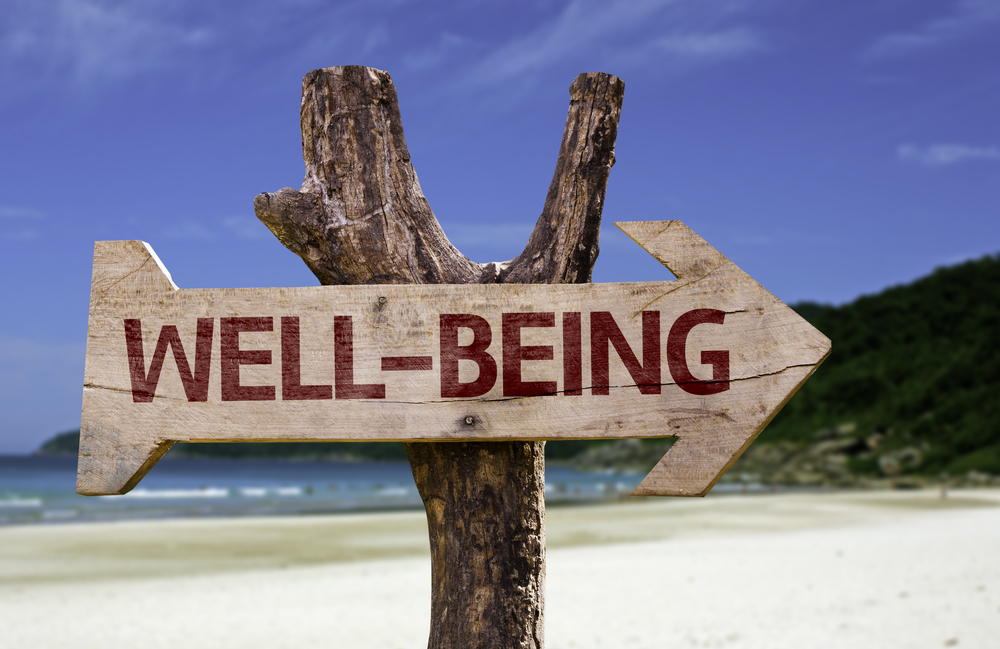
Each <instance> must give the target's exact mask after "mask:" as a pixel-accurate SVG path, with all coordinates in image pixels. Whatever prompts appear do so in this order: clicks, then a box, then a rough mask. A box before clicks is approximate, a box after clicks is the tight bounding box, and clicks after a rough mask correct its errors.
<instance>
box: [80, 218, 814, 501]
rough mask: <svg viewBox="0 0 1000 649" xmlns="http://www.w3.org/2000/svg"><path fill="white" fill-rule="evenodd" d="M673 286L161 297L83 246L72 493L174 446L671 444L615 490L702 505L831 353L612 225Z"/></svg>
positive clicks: (800, 329) (164, 286) (122, 247)
mask: <svg viewBox="0 0 1000 649" xmlns="http://www.w3.org/2000/svg"><path fill="white" fill-rule="evenodd" d="M616 225H617V226H618V227H619V228H621V229H622V230H623V231H624V232H625V233H626V234H628V235H629V236H630V237H631V238H632V239H634V240H635V241H636V243H638V244H639V245H640V246H642V247H643V248H645V249H646V250H647V251H649V252H650V253H651V254H652V255H653V256H654V257H656V258H657V259H658V260H659V261H661V262H662V263H663V264H664V265H665V266H666V267H667V268H669V269H670V270H671V271H672V272H673V273H674V274H675V275H676V276H677V277H678V279H677V280H676V281H663V282H627V283H608V284H481V285H413V284H407V285H399V284H395V285H386V284H382V285H367V286H318V287H311V288H257V289H197V290H193V289H178V288H177V286H176V285H174V283H173V282H172V280H171V279H170V275H169V273H168V272H167V270H166V269H165V268H164V267H163V265H162V263H161V262H160V261H159V259H158V258H157V257H156V255H155V253H154V252H153V250H152V249H151V248H150V247H149V246H148V245H147V244H145V243H143V242H141V241H101V242H97V243H96V244H95V247H94V275H93V282H92V287H91V298H90V321H89V329H88V338H87V364H86V372H85V380H84V392H83V417H82V422H81V440H80V459H79V470H78V475H77V491H78V492H79V493H81V494H87V495H97V494H120V493H126V492H127V491H129V490H130V489H132V487H134V486H135V485H136V484H137V483H138V482H139V480H140V479H141V478H142V476H143V475H145V473H146V472H147V471H149V469H150V468H151V467H152V466H153V464H155V463H156V461H157V460H158V459H159V458H160V457H161V456H162V455H163V454H164V453H166V451H167V450H168V449H169V448H170V446H171V445H172V444H173V443H174V442H179V441H182V442H223V441H234V442H235V441H247V442H251V441H253V442H265V441H361V440H380V441H391V440H399V441H437V442H446V441H488V440H512V439H523V440H554V439H594V438H627V437H635V438H641V437H676V438H678V439H677V441H676V442H675V444H674V445H673V446H672V447H671V449H670V450H669V451H668V452H667V454H666V455H665V456H664V457H663V459H662V460H661V461H660V462H659V463H658V464H657V465H656V467H655V468H654V469H653V470H652V471H651V472H650V473H649V475H647V476H646V478H645V479H644V480H643V481H642V483H641V484H640V485H639V486H638V487H637V488H636V490H635V492H634V494H635V495H670V496H699V495H704V494H705V493H707V492H708V490H709V489H711V487H712V486H713V485H714V484H715V482H716V481H717V480H718V479H719V477H720V476H721V475H722V474H723V473H724V472H725V470H726V469H727V468H728V467H729V466H730V465H731V464H732V463H733V462H734V461H735V459H736V458H737V457H739V455H740V453H742V452H743V450H744V449H745V448H746V447H747V446H748V445H749V444H750V442H751V441H753V439H754V438H755V437H756V436H757V434H758V433H759V432H760V431H761V430H762V429H763V428H764V426H765V425H766V424H767V422H768V421H770V419H771V418H772V417H773V416H774V415H775V413H777V411H778V410H779V409H780V408H781V407H782V406H783V405H784V404H785V402H786V401H787V400H788V399H789V398H790V397H791V396H792V394H794V393H795V391H796V390H797V389H798V388H799V386H801V385H802V383H803V382H804V381H805V380H806V378H808V377H809V375H810V374H811V373H812V372H813V371H814V370H815V369H816V367H817V366H818V365H819V363H821V362H822V361H823V359H824V358H825V357H826V356H827V354H828V353H829V351H830V341H829V339H827V338H826V337H825V336H823V334H821V333H820V332H819V331H817V330H816V329H815V328H813V327H812V326H811V325H809V323H807V322H806V321H805V320H803V319H802V318H801V317H799V316H798V315H797V314H796V313H795V312H794V311H792V310H791V309H789V308H788V307H787V306H785V305H784V304H783V303H782V302H781V301H780V300H778V299H777V298H776V297H774V296H773V295H771V294H770V293H769V292H768V291H767V290H765V289H764V288H763V287H762V286H760V285H759V284H758V283H757V282H755V281H754V280H753V279H751V278H750V277H749V276H748V275H747V274H746V273H744V272H743V271H741V270H740V269H739V268H737V267H736V266H735V265H734V264H733V263H732V262H730V261H729V260H728V259H726V258H725V257H724V256H722V255H721V254H720V253H719V252H718V251H716V250H715V249H714V248H713V247H711V246H710V245H709V244H708V243H706V242H705V241H704V240H703V239H701V238H700V237H699V236H698V235H696V234H695V233H694V232H692V231H691V230H690V229H688V228H687V227H686V226H685V225H684V224H682V223H680V222H679V221H659V222H630V223H617V224H616Z"/></svg>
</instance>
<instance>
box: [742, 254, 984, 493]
mask: <svg viewBox="0 0 1000 649" xmlns="http://www.w3.org/2000/svg"><path fill="white" fill-rule="evenodd" d="M795 309H796V310H797V311H798V312H799V313H800V314H801V315H802V316H803V317H805V318H806V319H807V320H809V321H810V322H811V323H812V324H813V325H815V326H816V327H817V328H818V329H819V330H820V331H822V332H823V333H825V334H826V335H827V336H828V337H829V338H830V339H831V340H832V341H833V351H832V353H831V354H830V357H829V358H828V359H827V360H826V362H825V363H824V364H823V365H822V366H821V367H820V368H819V369H818V370H817V371H816V373H815V374H814V375H813V376H812V378H811V379H810V380H809V381H808V382H807V383H806V384H805V385H804V386H803V387H802V389H801V390H800V391H799V392H798V394H796V395H795V397H794V398H793V399H792V400H791V401H790V402H789V403H788V405H787V406H786V407H785V408H784V410H782V412H780V413H779V414H778V416H777V417H776V418H775V419H774V421H773V422H772V423H771V425H770V426H769V427H768V428H767V429H766V430H765V431H764V432H763V433H762V434H761V436H760V438H759V441H758V443H760V442H778V441H786V442H792V443H796V442H797V443H800V444H801V443H806V442H809V441H813V440H816V439H834V440H838V439H839V440H840V446H841V448H842V450H844V451H846V452H847V455H849V456H850V458H851V460H850V468H851V469H852V470H853V472H854V473H878V472H880V471H881V472H883V473H885V470H884V469H885V468H886V466H887V465H888V466H892V465H893V464H894V463H896V464H899V463H901V464H902V466H900V467H898V469H899V472H900V473H914V472H915V473H921V474H925V475H937V474H939V473H941V472H947V473H950V474H958V473H964V472H967V471H969V470H972V469H974V470H979V471H983V472H988V473H992V474H1000V398H997V393H998V390H1000V342H998V340H997V336H998V334H1000V256H996V255H994V256H988V257H984V258H982V259H979V260H976V261H970V262H967V263H964V264H961V265H958V266H952V267H948V268H941V269H938V270H937V271H935V272H934V273H932V274H931V275H930V276H928V277H925V278H923V279H920V280H917V281H916V282H914V283H912V284H908V285H905V286H898V287H894V288H890V289H887V290H885V291H883V292H881V293H879V294H877V295H871V296H865V297H862V298H859V299H858V300H855V301H854V302H851V303H850V304H847V305H844V306H841V307H831V306H824V305H818V304H799V305H796V306H795ZM883 458H887V459H888V461H887V459H883ZM893 458H895V459H893Z"/></svg>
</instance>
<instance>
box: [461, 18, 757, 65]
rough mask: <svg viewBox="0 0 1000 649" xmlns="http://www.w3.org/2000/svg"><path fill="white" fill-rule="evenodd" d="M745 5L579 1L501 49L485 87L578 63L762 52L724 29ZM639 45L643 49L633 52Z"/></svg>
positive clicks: (751, 37) (745, 33)
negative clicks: (573, 61) (568, 62)
mask: <svg viewBox="0 0 1000 649" xmlns="http://www.w3.org/2000/svg"><path fill="white" fill-rule="evenodd" d="M746 6H749V5H748V4H747V3H744V2H713V1H711V0H702V1H700V2H690V1H688V0H640V1H629V0H603V1H593V0H575V1H574V2H571V3H569V4H568V5H567V6H566V8H565V9H564V10H563V11H562V13H561V14H560V15H559V16H558V17H557V18H555V19H554V20H552V21H550V22H548V23H545V24H543V25H542V26H540V27H538V28H537V29H535V30H534V31H532V32H530V33H528V34H525V35H520V36H517V37H515V38H513V39H511V40H509V41H507V42H506V43H504V44H502V45H500V46H499V47H497V48H496V49H495V50H494V51H493V52H492V53H490V54H489V55H487V56H486V57H485V58H484V59H483V60H481V61H480V62H479V64H478V65H477V66H476V67H475V70H474V74H473V79H475V80H476V82H478V83H480V84H488V83H492V82H495V81H503V80H507V79H511V78H514V77H517V76H520V75H524V74H528V73H531V72H534V71H537V70H540V69H543V68H546V67H549V66H551V65H554V64H558V63H561V62H563V61H565V60H566V59H570V58H574V57H580V56H582V57H586V58H588V59H590V60H592V61H593V59H594V58H596V59H598V61H595V62H603V61H606V60H613V61H615V62H619V61H632V62H641V63H650V62H653V61H656V60H657V59H658V58H662V57H664V56H666V57H669V58H672V59H674V60H677V61H683V62H688V63H690V62H699V61H704V60H708V59H718V58H719V57H720V56H730V57H731V56H739V55H745V54H748V53H751V52H754V51H757V50H759V49H762V48H763V46H764V39H763V38H762V37H761V36H760V35H759V34H757V33H756V32H755V31H754V30H752V29H750V28H749V27H746V26H740V27H725V26H720V23H722V22H724V21H726V20H728V19H729V18H730V17H732V16H733V15H736V14H738V13H739V12H740V11H741V10H742V9H744V7H746ZM664 32H666V33H665V34H664ZM636 41H638V42H639V43H640V44H639V45H638V46H630V44H631V43H634V42H636Z"/></svg>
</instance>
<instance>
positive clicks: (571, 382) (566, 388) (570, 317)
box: [562, 313, 583, 396]
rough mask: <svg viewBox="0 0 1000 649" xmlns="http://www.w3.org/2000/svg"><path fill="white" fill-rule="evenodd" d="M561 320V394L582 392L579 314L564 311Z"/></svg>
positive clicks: (572, 394) (579, 393) (581, 349)
mask: <svg viewBox="0 0 1000 649" xmlns="http://www.w3.org/2000/svg"><path fill="white" fill-rule="evenodd" d="M562 321H563V394H565V395H569V396H579V395H581V394H583V345H582V343H581V335H580V314H579V313H564V314H563V317H562Z"/></svg>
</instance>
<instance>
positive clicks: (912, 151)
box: [896, 144, 1000, 167]
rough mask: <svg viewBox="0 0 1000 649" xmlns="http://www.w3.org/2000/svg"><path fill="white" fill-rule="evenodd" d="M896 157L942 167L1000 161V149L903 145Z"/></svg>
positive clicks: (955, 145) (956, 145)
mask: <svg viewBox="0 0 1000 649" xmlns="http://www.w3.org/2000/svg"><path fill="white" fill-rule="evenodd" d="M896 155H897V156H898V157H899V159H900V160H903V161H905V162H916V163H920V164H924V165H928V166H931V167H940V166H945V165H951V164H957V163H959V162H966V161H969V160H1000V148H997V147H994V146H978V147H977V146H968V145H965V144H931V145H929V146H925V147H920V146H917V145H915V144H903V145H901V146H900V147H899V148H897V149H896Z"/></svg>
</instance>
